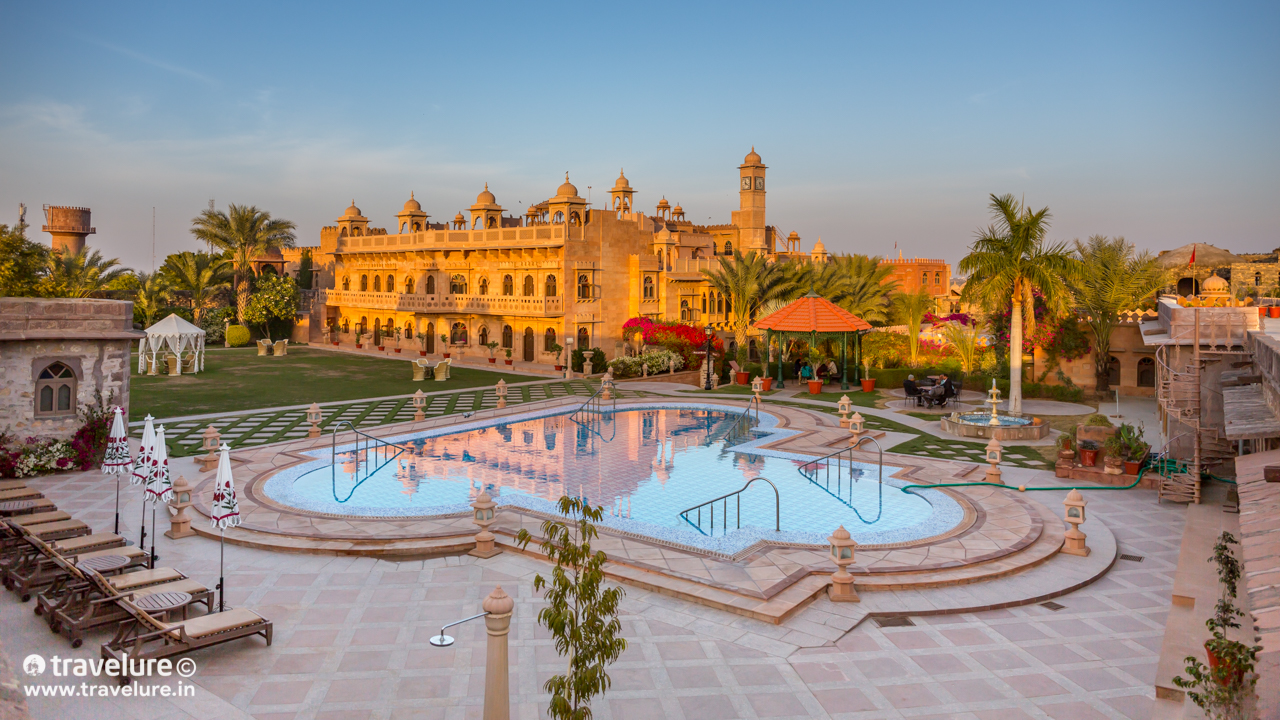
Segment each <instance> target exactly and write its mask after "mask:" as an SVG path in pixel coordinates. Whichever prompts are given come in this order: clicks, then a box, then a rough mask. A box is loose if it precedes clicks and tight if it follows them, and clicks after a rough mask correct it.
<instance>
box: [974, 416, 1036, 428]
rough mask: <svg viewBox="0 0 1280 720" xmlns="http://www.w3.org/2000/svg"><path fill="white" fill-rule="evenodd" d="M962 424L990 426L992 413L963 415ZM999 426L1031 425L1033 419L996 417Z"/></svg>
mask: <svg viewBox="0 0 1280 720" xmlns="http://www.w3.org/2000/svg"><path fill="white" fill-rule="evenodd" d="M960 422H963V423H968V424H970V425H989V424H990V423H991V413H962V414H961V415H960ZM996 424H997V425H1005V426H1010V425H1030V424H1031V418H1024V417H1014V416H1013V415H996Z"/></svg>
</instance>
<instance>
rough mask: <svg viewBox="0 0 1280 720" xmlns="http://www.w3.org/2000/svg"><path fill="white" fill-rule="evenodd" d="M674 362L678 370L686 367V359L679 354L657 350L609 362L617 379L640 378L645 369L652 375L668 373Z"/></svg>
mask: <svg viewBox="0 0 1280 720" xmlns="http://www.w3.org/2000/svg"><path fill="white" fill-rule="evenodd" d="M672 360H674V361H675V363H676V370H679V369H680V368H683V367H684V366H685V364H684V358H683V357H681V356H680V355H679V354H678V353H674V352H671V351H670V350H655V351H653V352H647V353H645V354H643V355H638V356H636V357H620V358H615V359H613V360H611V361H609V367H611V368H613V376H614V377H616V378H630V377H640V376H641V375H643V374H644V370H643V369H644V368H645V367H648V368H649V374H650V375H656V374H658V373H663V372H666V371H667V370H668V369H669V368H670V365H671V361H672Z"/></svg>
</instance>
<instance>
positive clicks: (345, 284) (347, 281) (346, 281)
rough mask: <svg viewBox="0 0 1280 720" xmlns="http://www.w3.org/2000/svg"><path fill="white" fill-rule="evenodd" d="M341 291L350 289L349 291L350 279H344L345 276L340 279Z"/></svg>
mask: <svg viewBox="0 0 1280 720" xmlns="http://www.w3.org/2000/svg"><path fill="white" fill-rule="evenodd" d="M342 289H343V290H350V289H351V278H349V277H346V276H344V277H343V278H342Z"/></svg>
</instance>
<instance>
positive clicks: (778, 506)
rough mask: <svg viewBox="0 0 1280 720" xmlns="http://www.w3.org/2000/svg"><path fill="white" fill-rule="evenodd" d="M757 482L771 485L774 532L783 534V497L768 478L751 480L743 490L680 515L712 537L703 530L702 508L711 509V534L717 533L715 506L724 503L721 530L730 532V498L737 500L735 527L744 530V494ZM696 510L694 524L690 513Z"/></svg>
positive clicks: (721, 514) (709, 501)
mask: <svg viewBox="0 0 1280 720" xmlns="http://www.w3.org/2000/svg"><path fill="white" fill-rule="evenodd" d="M757 480H763V481H765V482H767V483H769V487H771V488H773V531H774V532H781V531H782V497H781V496H780V495H779V494H778V486H777V485H774V484H773V481H772V480H770V479H768V478H766V477H754V478H751V479H750V480H748V481H747V484H746V485H743V486H742V489H741V490H735V491H734V492H731V493H729V494H728V495H721V496H720V497H718V498H715V499H714V500H708V501H706V502H704V503H702V504H701V505H694V506H693V507H691V508H689V509H688V510H685V511H684V512H682V513H680V517H682V518H684V521H685V522H687V523H689V524H690V525H692V526H694V527H695V528H697V529H698V532H700V533H702V534H703V535H710V534H711V533H709V532H707V531H706V530H703V529H702V508H704V507H705V508H709V509H710V511H711V532H715V529H716V505H715V504H716V503H718V502H722V503H724V510H722V511H721V513H720V517H722V518H723V520H722V521H721V528H722V529H723V530H724V531H725V532H728V530H729V498H734V499H735V500H736V503H735V509H736V510H737V517H736V521H735V525H736V527H737V528H738V529H742V493H743V492H744V491H745V490H746V489H747V488H749V487H751V483H753V482H755V481H757ZM695 510H697V511H698V521H697V522H694V521H692V520H690V519H689V513H691V512H693V511H695Z"/></svg>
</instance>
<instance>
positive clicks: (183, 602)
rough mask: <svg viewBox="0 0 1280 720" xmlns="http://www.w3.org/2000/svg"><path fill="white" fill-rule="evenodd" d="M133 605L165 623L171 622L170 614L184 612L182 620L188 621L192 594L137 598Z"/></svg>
mask: <svg viewBox="0 0 1280 720" xmlns="http://www.w3.org/2000/svg"><path fill="white" fill-rule="evenodd" d="M133 604H134V605H136V606H138V608H140V609H142V610H145V611H147V613H148V614H150V615H159V616H161V617H162V618H163V620H164V621H165V622H168V621H169V613H171V612H173V611H174V610H182V619H183V620H186V619H187V606H188V605H190V604H191V593H184V592H178V591H173V592H159V593H153V594H151V595H143V596H142V597H139V598H135V599H134V601H133Z"/></svg>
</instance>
